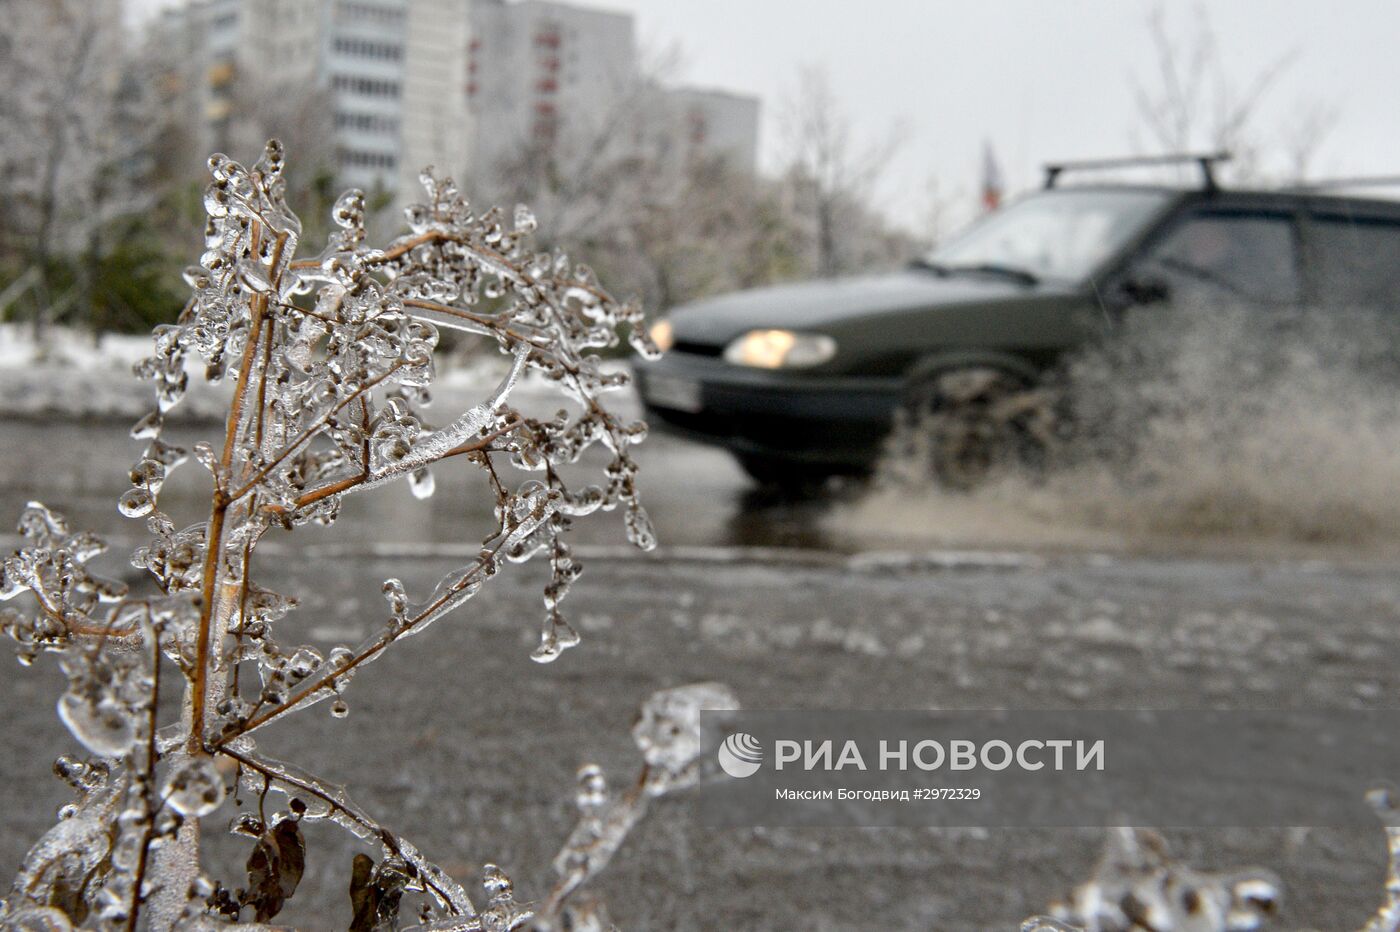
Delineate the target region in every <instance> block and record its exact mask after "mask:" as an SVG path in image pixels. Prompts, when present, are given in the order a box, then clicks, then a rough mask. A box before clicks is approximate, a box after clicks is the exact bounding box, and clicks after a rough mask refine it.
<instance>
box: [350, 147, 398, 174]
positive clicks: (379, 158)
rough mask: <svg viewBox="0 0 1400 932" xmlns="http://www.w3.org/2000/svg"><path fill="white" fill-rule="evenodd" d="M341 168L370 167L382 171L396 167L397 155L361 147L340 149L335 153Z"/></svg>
mask: <svg viewBox="0 0 1400 932" xmlns="http://www.w3.org/2000/svg"><path fill="white" fill-rule="evenodd" d="M337 154H338V155H339V158H340V166H341V168H370V169H380V170H384V171H388V170H392V169H394V168H395V167H397V165H398V163H399V160H398V158H397V157H395V156H393V155H390V154H389V153H387V152H366V151H364V150H363V149H340V150H339V151H338V153H337Z"/></svg>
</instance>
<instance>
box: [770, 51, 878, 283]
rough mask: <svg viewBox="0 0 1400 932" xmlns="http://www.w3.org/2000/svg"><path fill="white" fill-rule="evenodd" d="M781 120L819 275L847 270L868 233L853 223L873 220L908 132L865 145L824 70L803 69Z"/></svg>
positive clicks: (792, 178)
mask: <svg viewBox="0 0 1400 932" xmlns="http://www.w3.org/2000/svg"><path fill="white" fill-rule="evenodd" d="M781 117H782V122H783V130H784V133H785V135H786V137H787V147H788V178H789V180H790V183H791V184H792V186H793V191H794V199H795V201H796V203H797V205H798V209H799V210H801V211H802V212H803V213H805V214H806V215H807V216H808V218H809V219H810V223H811V226H812V230H813V239H814V241H815V245H816V268H817V271H818V273H820V274H822V275H836V274H840V273H841V272H845V271H848V270H849V269H850V268H851V267H852V266H853V265H854V264H855V262H854V261H853V260H854V257H853V256H852V255H851V252H852V246H853V244H854V243H855V242H858V241H860V240H863V239H865V238H866V234H867V233H868V232H869V231H868V230H866V229H863V228H862V226H863V225H862V224H861V223H853V222H851V220H852V219H853V218H855V217H861V216H863V217H865V218H869V217H871V216H872V214H873V212H872V211H871V209H870V197H871V194H872V192H873V190H874V188H875V185H876V183H877V182H878V181H879V179H880V176H881V175H882V174H883V173H884V171H885V170H886V169H887V168H888V167H889V163H890V160H891V159H892V158H893V157H894V155H895V154H896V152H898V150H899V148H900V146H901V145H902V144H903V141H904V138H905V133H904V130H903V128H902V127H899V126H895V127H892V128H891V129H890V130H889V131H887V132H886V134H885V135H884V136H883V137H882V138H880V139H878V140H876V141H875V142H873V143H871V144H869V145H861V144H860V143H859V142H858V141H857V138H856V133H855V129H854V127H853V125H852V123H851V120H850V118H849V117H848V116H847V115H846V113H845V112H844V111H843V110H842V108H841V104H840V102H839V101H838V100H837V98H836V94H835V92H834V91H833V90H832V88H831V81H830V77H829V76H828V74H827V72H826V70H825V69H823V68H822V67H820V66H815V65H809V66H806V67H804V68H803V69H802V70H801V72H800V74H799V76H798V82H797V87H796V89H795V91H794V93H793V94H792V96H791V97H790V98H789V99H788V101H787V102H786V104H785V106H784V110H783V113H782V114H781Z"/></svg>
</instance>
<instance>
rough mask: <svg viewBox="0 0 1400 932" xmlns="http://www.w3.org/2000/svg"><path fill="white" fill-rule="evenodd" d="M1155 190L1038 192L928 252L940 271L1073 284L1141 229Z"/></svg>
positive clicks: (1153, 208)
mask: <svg viewBox="0 0 1400 932" xmlns="http://www.w3.org/2000/svg"><path fill="white" fill-rule="evenodd" d="M1167 196H1168V195H1167V193H1166V192H1162V191H1074V190H1065V191H1046V192H1044V193H1043V194H1037V195H1034V196H1032V197H1028V198H1026V199H1025V200H1022V201H1018V202H1017V203H1015V204H1012V205H1011V206H1009V207H1007V208H1005V209H1004V210H999V211H997V212H996V213H993V214H991V215H989V216H988V217H986V218H985V219H983V220H982V221H981V222H979V223H977V224H974V225H973V226H972V227H970V228H969V229H968V230H967V231H966V232H965V233H963V234H962V235H961V236H958V237H957V238H955V239H954V240H953V241H952V242H950V243H948V244H947V245H945V246H942V247H939V248H938V249H936V250H934V251H933V252H932V253H930V254H929V255H928V257H927V258H926V260H925V263H924V264H926V265H928V266H930V267H933V268H935V269H939V270H944V271H958V270H960V269H975V270H981V271H989V272H997V271H1001V272H1007V273H1010V274H1014V275H1020V276H1022V277H1024V278H1027V279H1028V280H1032V281H1033V280H1035V279H1040V278H1053V279H1067V280H1071V281H1078V280H1080V279H1082V278H1084V277H1085V276H1087V275H1088V274H1089V273H1090V272H1092V271H1093V270H1094V269H1095V268H1097V267H1098V265H1099V264H1100V263H1102V262H1103V261H1104V260H1105V259H1107V258H1108V257H1109V256H1110V255H1112V254H1113V252H1114V251H1115V250H1117V249H1118V248H1119V247H1121V246H1122V245H1123V244H1124V243H1125V242H1127V240H1128V239H1130V238H1131V237H1132V236H1133V235H1134V234H1135V233H1137V232H1139V231H1140V230H1142V228H1143V227H1144V226H1145V225H1146V224H1147V222H1148V221H1149V220H1151V219H1152V217H1153V216H1154V215H1155V214H1156V213H1157V211H1158V209H1159V208H1160V207H1161V206H1162V204H1163V203H1164V202H1165V201H1166V199H1167Z"/></svg>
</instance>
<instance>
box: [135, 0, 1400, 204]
mask: <svg viewBox="0 0 1400 932" xmlns="http://www.w3.org/2000/svg"><path fill="white" fill-rule="evenodd" d="M130 2H132V3H134V4H135V6H136V7H137V8H138V9H153V8H155V7H158V6H160V5H164V4H165V3H168V2H170V0H130ZM574 2H576V3H578V4H579V5H594V4H591V3H589V2H588V0H574ZM596 5H598V6H602V7H607V8H611V9H619V10H628V11H631V12H633V13H634V14H635V15H636V17H637V31H638V36H639V38H640V40H641V42H642V44H643V46H644V48H648V49H661V48H665V47H667V46H670V45H672V44H677V45H678V46H679V49H680V52H681V55H682V58H681V63H680V66H679V73H678V75H677V77H678V78H679V79H681V80H684V81H685V82H687V83H695V84H701V85H707V86H714V87H720V88H726V89H731V90H736V91H743V92H747V93H753V94H757V95H758V96H760V97H761V98H762V99H763V101H764V107H765V110H764V125H763V133H764V138H763V141H762V151H763V162H764V164H765V165H767V166H770V167H771V166H773V165H775V164H777V163H778V162H779V160H780V159H781V155H782V148H783V139H782V138H781V136H782V134H781V133H780V131H779V125H778V120H777V113H778V111H779V109H780V102H781V100H783V99H784V97H785V96H786V95H789V94H790V92H791V88H792V87H793V85H794V83H795V77H796V74H797V71H798V69H799V67H800V66H801V65H803V64H807V63H819V64H821V65H823V66H824V67H825V68H826V69H827V70H828V72H829V74H830V76H831V82H832V85H833V87H834V89H835V92H836V93H837V95H838V96H839V97H840V99H841V101H842V103H843V105H844V106H845V108H846V110H847V111H848V112H849V113H850V114H851V116H852V117H853V119H854V121H855V123H856V125H857V128H858V131H859V132H861V133H862V134H864V136H865V137H866V138H868V139H871V140H876V139H881V138H884V137H885V136H886V135H887V134H888V133H889V131H890V128H891V127H892V126H893V125H894V124H896V123H903V124H904V125H905V126H906V129H907V142H906V143H905V144H904V146H903V148H902V149H901V150H900V152H899V154H898V156H897V158H896V159H895V161H894V163H893V164H892V166H891V169H890V172H889V177H888V179H887V182H886V184H885V185H884V186H883V188H882V190H881V191H880V193H879V196H880V200H881V206H882V207H883V208H884V209H885V210H887V211H889V212H891V213H892V214H894V215H895V216H897V217H899V218H900V219H901V220H903V221H904V222H906V223H908V224H910V225H915V226H917V225H918V224H920V223H922V222H923V218H924V217H925V215H926V214H927V212H928V209H929V204H930V198H929V195H928V193H927V192H928V183H929V179H930V178H933V177H937V178H938V180H939V181H938V183H939V188H940V190H941V191H942V192H943V194H944V195H945V197H948V196H951V197H953V198H957V199H959V200H960V201H961V202H962V203H964V204H965V205H968V206H967V207H966V208H965V209H967V210H970V209H971V206H970V205H971V203H972V200H973V199H974V198H975V196H976V191H977V188H978V184H979V177H980V166H981V158H982V155H981V153H982V145H983V140H984V139H989V140H990V141H991V142H992V144H993V146H994V147H995V150H996V153H997V156H998V158H999V160H1000V162H1001V165H1002V170H1003V173H1004V175H1005V176H1006V179H1007V182H1008V185H1009V187H1011V188H1012V189H1013V190H1014V189H1018V188H1023V187H1026V186H1028V185H1034V184H1036V183H1037V182H1038V179H1039V165H1040V164H1041V163H1042V162H1043V161H1045V160H1048V159H1056V158H1073V157H1093V156H1102V155H1112V154H1121V153H1125V152H1130V151H1133V149H1134V147H1133V142H1132V136H1131V131H1132V128H1133V126H1134V122H1135V120H1136V114H1137V111H1136V105H1135V102H1134V95H1133V89H1132V84H1131V81H1130V80H1129V76H1130V75H1131V74H1133V73H1139V74H1143V75H1144V76H1147V75H1153V74H1155V65H1154V60H1153V58H1152V51H1151V45H1150V42H1149V39H1148V30H1147V26H1146V23H1147V18H1148V13H1149V10H1150V3H1148V2H1146V0H854V2H853V0H600V2H599V3H597V4H596ZM1165 6H1166V11H1167V16H1168V21H1169V23H1170V24H1171V26H1172V27H1173V29H1174V31H1175V32H1176V33H1177V34H1180V35H1185V34H1187V33H1188V32H1189V31H1190V26H1191V23H1192V22H1193V20H1194V18H1195V16H1196V15H1197V11H1198V10H1200V9H1203V8H1204V9H1206V10H1207V15H1208V16H1209V19H1210V21H1211V22H1212V24H1213V26H1214V28H1215V31H1216V34H1217V39H1218V43H1219V46H1220V50H1221V53H1222V57H1223V59H1224V61H1225V63H1226V69H1227V72H1228V74H1229V76H1230V79H1231V81H1232V83H1233V84H1235V85H1236V86H1237V87H1240V88H1243V87H1244V86H1245V85H1246V84H1248V83H1249V82H1250V81H1251V80H1252V79H1253V78H1254V77H1255V76H1256V75H1257V74H1259V73H1260V72H1261V71H1262V70H1263V69H1265V68H1267V67H1268V66H1269V65H1270V64H1272V63H1274V62H1276V61H1277V60H1279V59H1280V58H1281V57H1282V56H1284V55H1286V54H1288V53H1290V52H1293V53H1296V60H1295V61H1294V62H1293V64H1292V65H1291V66H1290V67H1289V68H1288V70H1287V71H1286V72H1285V73H1284V75H1283V76H1282V77H1281V79H1280V80H1279V81H1278V82H1277V83H1276V84H1275V85H1274V86H1273V88H1272V90H1271V92H1270V93H1269V95H1268V96H1267V97H1266V98H1265V100H1264V103H1263V105H1262V106H1261V108H1260V110H1259V116H1258V127H1257V135H1258V137H1259V138H1260V140H1261V141H1262V142H1263V143H1264V144H1265V145H1266V146H1268V147H1272V148H1277V147H1278V146H1280V145H1281V144H1282V143H1283V141H1284V140H1285V139H1286V138H1287V133H1288V130H1289V128H1290V121H1291V119H1292V118H1294V117H1296V114H1297V113H1299V112H1300V111H1301V109H1302V108H1303V107H1305V106H1307V105H1310V104H1312V103H1314V102H1317V103H1322V104H1325V105H1328V106H1332V107H1335V108H1336V110H1337V122H1336V125H1335V128H1334V129H1333V130H1332V132H1331V133H1330V135H1329V136H1327V137H1326V142H1325V144H1324V145H1323V146H1322V148H1321V149H1320V150H1319V153H1318V157H1317V159H1316V160H1315V163H1314V168H1313V174H1314V175H1324V176H1325V175H1337V174H1347V175H1352V174H1400V105H1397V101H1396V94H1397V89H1400V52H1398V51H1397V49H1396V42H1397V39H1400V3H1396V2H1395V0H1324V2H1318V0H1230V2H1217V3H1210V4H1197V3H1194V2H1185V0H1171V2H1167V3H1166V5H1165ZM1144 138H1145V137H1144Z"/></svg>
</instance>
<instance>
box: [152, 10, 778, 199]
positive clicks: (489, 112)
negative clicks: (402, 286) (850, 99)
mask: <svg viewBox="0 0 1400 932" xmlns="http://www.w3.org/2000/svg"><path fill="white" fill-rule="evenodd" d="M150 38H151V42H152V44H157V45H160V46H162V47H163V48H165V50H166V52H167V54H168V55H169V57H170V59H171V61H172V63H173V70H172V74H173V76H174V78H175V79H176V80H178V81H179V82H180V83H181V85H182V86H183V90H182V95H183V96H182V97H181V103H180V105H181V106H182V107H184V108H185V110H186V111H187V112H188V113H189V114H190V116H191V117H192V122H193V123H195V124H196V127H197V128H196V132H195V139H196V144H198V145H200V146H201V148H203V149H204V150H206V151H209V150H213V149H221V148H230V147H233V146H234V142H235V141H237V142H238V143H240V144H241V143H242V142H243V140H242V139H240V138H239V137H238V136H237V135H236V133H235V132H234V130H235V126H234V122H235V121H236V120H237V119H238V118H239V116H240V112H243V113H245V114H246V112H247V111H248V110H249V109H250V107H251V108H254V109H256V108H258V107H259V106H266V105H267V104H268V103H277V102H279V101H280V99H281V98H284V97H285V96H286V95H287V94H288V93H289V92H290V90H291V89H294V88H301V89H305V90H314V91H315V92H316V93H317V94H319V95H320V101H322V102H321V103H318V106H321V107H323V108H324V109H328V110H329V111H330V114H329V116H330V123H329V132H330V133H331V134H332V136H333V139H334V159H335V163H336V169H337V174H338V179H337V180H338V181H339V182H340V183H341V184H344V185H354V186H357V187H361V188H364V189H365V190H368V191H375V190H379V191H384V192H389V193H393V194H395V195H396V198H397V199H398V200H399V201H401V202H406V201H407V200H410V199H412V198H414V197H416V196H417V194H418V191H419V187H418V181H417V178H418V174H419V172H420V171H421V170H422V168H423V167H424V166H427V165H433V166H435V167H436V168H437V169H438V170H440V171H442V172H445V173H450V174H452V175H453V176H454V177H457V178H458V179H459V180H462V181H464V182H470V183H471V184H472V185H473V186H474V187H478V188H484V189H487V190H490V189H492V188H495V187H497V184H498V182H499V181H500V178H501V174H502V172H508V171H509V170H510V165H511V163H512V160H513V159H517V158H521V157H523V156H524V155H525V154H527V153H536V154H538V153H539V152H541V151H548V150H550V149H554V150H556V151H569V152H583V151H591V150H592V149H593V148H595V147H596V146H598V145H599V144H600V140H602V139H605V138H608V137H609V136H610V135H611V130H612V128H613V127H612V126H611V123H612V122H613V121H616V120H617V119H618V117H619V115H624V114H629V113H630V112H631V111H633V110H634V109H635V108H634V106H633V105H634V103H636V102H638V101H640V100H641V99H642V98H643V97H644V96H646V97H647V99H648V100H655V99H656V97H657V95H656V94H655V93H654V92H655V90H656V89H654V88H642V87H641V85H640V82H639V79H638V74H637V47H636V38H635V27H634V23H633V20H632V17H631V16H629V15H627V14H623V13H615V12H609V11H604V10H598V9H593V8H589V7H584V6H575V5H572V4H567V3H558V2H552V0H517V2H506V0H192V2H191V3H189V4H188V5H187V6H185V7H182V8H178V9H176V10H173V11H170V12H167V13H166V14H164V16H163V17H162V18H161V19H160V21H159V22H157V23H156V24H155V25H154V26H153V28H152V34H151V37H150ZM172 49H178V50H179V54H174V53H173V52H172ZM660 99H662V100H663V101H667V102H669V103H667V105H666V107H665V108H663V109H662V110H657V111H656V113H657V115H656V117H655V118H654V119H651V118H649V123H650V127H649V130H650V132H649V135H651V134H665V135H666V136H668V138H667V139H666V140H664V145H663V146H662V148H665V149H667V150H672V151H678V152H692V153H693V152H706V153H710V154H722V155H723V156H724V157H726V158H729V159H732V160H733V161H734V163H735V164H736V165H739V166H740V167H742V168H745V169H748V170H752V169H753V167H754V163H755V159H756V150H757V138H758V107H759V104H758V100H757V99H756V98H752V97H744V96H742V95H735V94H728V93H723V92H716V91H702V90H695V89H685V88H680V89H666V90H664V91H663V92H662V93H661V98H660ZM271 109H275V108H271ZM648 112H651V107H650V105H649V107H648ZM279 118H280V119H281V120H283V121H284V122H287V121H292V122H299V121H297V118H296V116H295V114H287V113H282V114H280V116H279ZM318 125H320V124H318ZM293 128H295V127H293ZM274 130H275V131H279V132H281V131H282V130H278V129H276V128H275V127H274ZM670 136H674V139H670V138H669V137H670Z"/></svg>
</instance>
